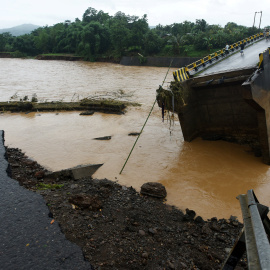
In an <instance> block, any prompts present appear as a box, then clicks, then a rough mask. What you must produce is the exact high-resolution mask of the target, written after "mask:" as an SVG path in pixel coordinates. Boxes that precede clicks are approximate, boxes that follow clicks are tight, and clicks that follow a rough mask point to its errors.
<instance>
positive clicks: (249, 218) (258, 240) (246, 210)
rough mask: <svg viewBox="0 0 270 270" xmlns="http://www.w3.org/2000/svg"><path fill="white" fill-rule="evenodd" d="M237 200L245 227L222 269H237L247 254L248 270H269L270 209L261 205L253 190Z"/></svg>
mask: <svg viewBox="0 0 270 270" xmlns="http://www.w3.org/2000/svg"><path fill="white" fill-rule="evenodd" d="M237 198H238V199H239V201H240V206H241V210H242V215H243V222H244V227H243V230H242V231H241V233H240V234H239V237H238V240H237V241H236V242H235V244H234V246H233V248H232V250H231V252H230V253H229V255H228V257H227V259H226V260H225V262H224V263H223V265H222V267H221V269H222V270H233V269H235V267H236V265H237V263H238V262H239V260H240V259H241V258H242V256H243V255H244V253H245V252H246V254H247V261H248V269H250V270H251V269H254V270H255V269H256V270H257V269H258V270H264V269H265V270H266V269H269V265H270V244H269V240H268V239H269V236H270V220H269V218H268V216H267V214H268V212H269V208H268V207H267V206H265V205H262V204H260V203H259V201H258V199H257V197H256V195H255V193H254V191H253V190H252V189H250V190H248V192H247V194H240V195H239V196H238V197H237Z"/></svg>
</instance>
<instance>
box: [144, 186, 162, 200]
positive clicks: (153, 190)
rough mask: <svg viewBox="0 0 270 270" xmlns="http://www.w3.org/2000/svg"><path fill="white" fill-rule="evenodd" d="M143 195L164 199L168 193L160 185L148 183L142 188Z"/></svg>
mask: <svg viewBox="0 0 270 270" xmlns="http://www.w3.org/2000/svg"><path fill="white" fill-rule="evenodd" d="M141 194H142V195H147V196H151V197H156V198H162V199H163V198H165V197H166V196H167V191H166V189H165V187H164V186H163V185H162V184H160V183H156V182H148V183H145V184H143V185H142V186H141Z"/></svg>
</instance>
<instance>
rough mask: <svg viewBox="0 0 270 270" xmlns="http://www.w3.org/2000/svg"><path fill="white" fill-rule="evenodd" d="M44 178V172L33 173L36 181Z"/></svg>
mask: <svg viewBox="0 0 270 270" xmlns="http://www.w3.org/2000/svg"><path fill="white" fill-rule="evenodd" d="M44 176H45V172H44V171H37V172H35V177H36V178H37V179H42V178H44Z"/></svg>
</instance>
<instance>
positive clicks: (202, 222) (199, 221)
mask: <svg viewBox="0 0 270 270" xmlns="http://www.w3.org/2000/svg"><path fill="white" fill-rule="evenodd" d="M195 222H196V223H201V224H204V222H205V221H204V220H203V218H202V217H201V216H197V217H196V218H195Z"/></svg>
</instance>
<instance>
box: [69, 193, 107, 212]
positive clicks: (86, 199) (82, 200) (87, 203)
mask: <svg viewBox="0 0 270 270" xmlns="http://www.w3.org/2000/svg"><path fill="white" fill-rule="evenodd" d="M68 201H69V202H70V203H72V204H75V205H76V206H78V207H80V208H88V209H90V210H92V211H98V210H99V209H100V208H102V202H101V201H100V199H99V198H98V197H97V196H87V195H85V194H79V195H75V196H72V197H71V198H69V200H68Z"/></svg>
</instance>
